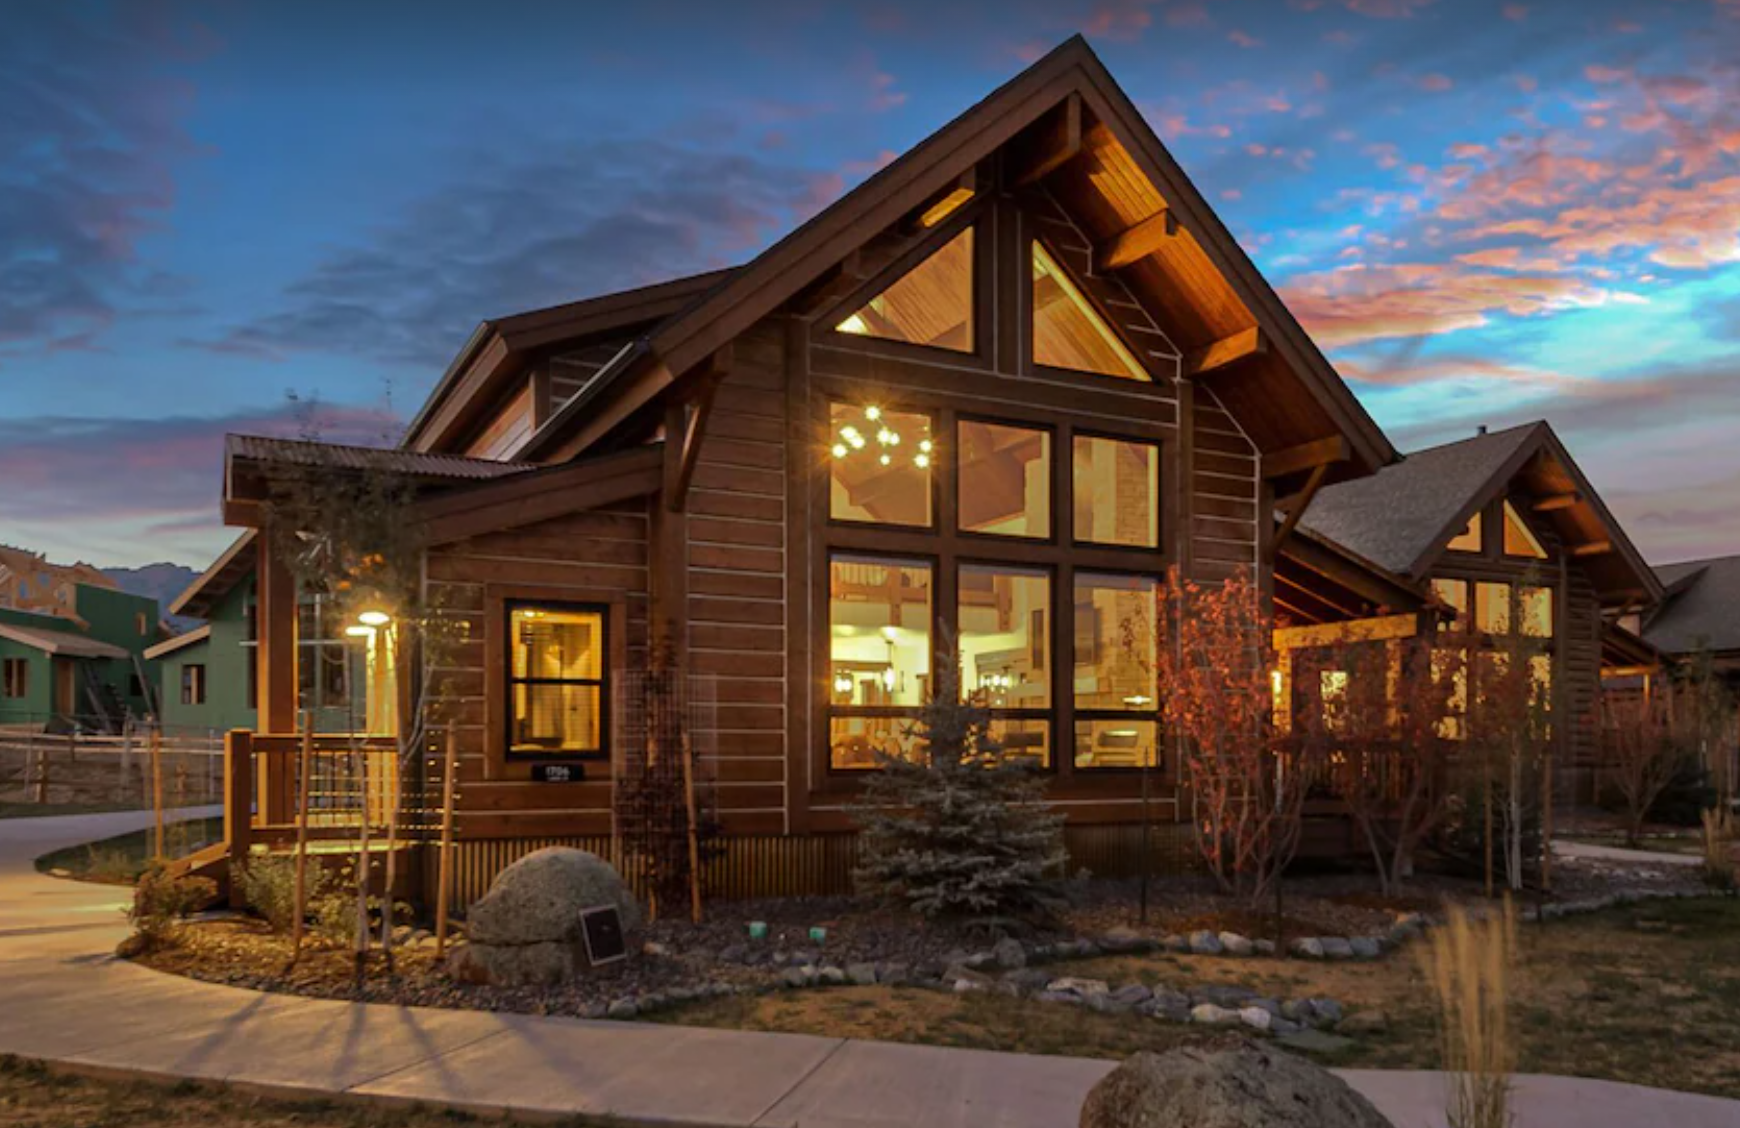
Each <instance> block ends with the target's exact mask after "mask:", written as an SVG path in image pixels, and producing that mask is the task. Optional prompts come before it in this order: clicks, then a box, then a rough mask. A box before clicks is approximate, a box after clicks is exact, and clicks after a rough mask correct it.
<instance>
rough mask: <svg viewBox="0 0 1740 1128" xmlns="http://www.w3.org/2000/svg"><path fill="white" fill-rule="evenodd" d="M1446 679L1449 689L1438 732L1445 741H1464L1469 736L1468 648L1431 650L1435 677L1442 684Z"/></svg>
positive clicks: (1433, 676) (1433, 677) (1433, 675)
mask: <svg viewBox="0 0 1740 1128" xmlns="http://www.w3.org/2000/svg"><path fill="white" fill-rule="evenodd" d="M1446 678H1448V679H1449V680H1450V688H1449V690H1448V691H1447V692H1446V694H1445V701H1444V710H1445V715H1444V717H1443V719H1441V720H1440V721H1439V722H1438V735H1439V736H1440V737H1442V738H1443V739H1445V740H1462V739H1464V738H1466V737H1467V735H1468V651H1466V650H1434V651H1433V652H1432V679H1433V680H1434V681H1436V682H1439V683H1442V682H1443V681H1444V680H1445V679H1446Z"/></svg>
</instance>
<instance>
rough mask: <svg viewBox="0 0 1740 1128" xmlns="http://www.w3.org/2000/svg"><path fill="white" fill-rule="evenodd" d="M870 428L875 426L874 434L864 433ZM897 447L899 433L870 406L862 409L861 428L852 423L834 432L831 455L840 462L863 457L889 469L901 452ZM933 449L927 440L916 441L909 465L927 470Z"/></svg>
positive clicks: (880, 412)
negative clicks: (915, 447)
mask: <svg viewBox="0 0 1740 1128" xmlns="http://www.w3.org/2000/svg"><path fill="white" fill-rule="evenodd" d="M871 425H875V428H876V430H875V432H874V433H873V434H869V435H866V434H865V432H866V431H868V430H869V429H870V427H871ZM900 444H901V435H900V432H899V431H896V430H895V429H894V428H893V427H892V426H890V425H889V423H888V421H887V420H886V419H884V417H883V413H882V409H881V408H880V407H877V406H876V405H875V404H871V405H870V406H868V407H866V408H865V409H864V426H863V427H862V428H860V427H859V426H858V425H857V424H855V423H846V424H843V425H842V426H841V427H840V428H839V430H838V431H836V432H835V433H834V437H833V446H832V448H831V453H832V454H833V456H834V458H835V459H839V460H843V459H848V458H851V459H857V458H859V457H863V458H870V459H874V460H875V461H876V463H877V464H878V465H880V466H892V465H894V458H895V455H897V454H898V453H900V451H899V447H900ZM934 450H935V448H934V447H933V445H932V443H931V441H930V439H929V438H921V439H919V440H918V443H917V450H916V451H915V452H914V453H913V455H912V465H914V466H916V467H917V468H918V469H920V470H928V469H929V468H930V461H931V457H932V455H933V454H934Z"/></svg>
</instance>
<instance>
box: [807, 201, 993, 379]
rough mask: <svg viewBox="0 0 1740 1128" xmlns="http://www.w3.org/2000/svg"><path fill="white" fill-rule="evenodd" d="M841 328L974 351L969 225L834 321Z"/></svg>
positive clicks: (970, 234)
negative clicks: (885, 286) (840, 319)
mask: <svg viewBox="0 0 1740 1128" xmlns="http://www.w3.org/2000/svg"><path fill="white" fill-rule="evenodd" d="M834 328H835V329H836V330H838V331H839V332H841V333H851V334H853V335H855V336H860V337H877V338H880V339H882V340H885V341H904V342H906V343H907V344H912V345H927V346H929V347H931V348H938V349H949V350H951V351H953V352H964V353H970V352H972V351H973V229H972V228H971V227H968V228H965V229H964V230H962V231H961V233H960V234H959V235H956V236H955V237H954V238H953V239H950V240H949V241H948V242H947V243H944V244H943V245H942V246H941V247H939V248H937V249H936V250H935V251H934V252H932V253H931V255H930V256H929V257H928V258H926V259H925V260H924V261H923V262H920V263H919V264H918V265H917V266H915V267H913V268H912V269H911V270H909V271H907V272H906V273H905V274H903V275H901V276H900V277H899V278H898V279H896V280H895V282H894V283H893V284H892V285H890V286H889V287H888V288H887V289H886V290H883V291H882V292H881V293H880V294H877V295H876V296H875V297H874V298H871V299H870V301H869V302H868V303H866V304H865V305H863V306H862V307H860V308H859V309H858V310H857V311H856V312H854V313H853V314H851V315H850V316H849V317H847V318H846V319H845V320H844V321H842V322H840V323H839V324H838V325H836V326H834Z"/></svg>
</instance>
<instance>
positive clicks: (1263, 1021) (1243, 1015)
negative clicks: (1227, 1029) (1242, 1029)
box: [1239, 1007, 1275, 1031]
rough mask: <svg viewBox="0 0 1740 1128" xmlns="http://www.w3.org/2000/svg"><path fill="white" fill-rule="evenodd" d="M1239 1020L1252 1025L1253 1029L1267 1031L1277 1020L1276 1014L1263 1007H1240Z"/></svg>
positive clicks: (1249, 1025)
mask: <svg viewBox="0 0 1740 1128" xmlns="http://www.w3.org/2000/svg"><path fill="white" fill-rule="evenodd" d="M1239 1021H1240V1022H1242V1023H1244V1024H1245V1025H1246V1026H1248V1027H1250V1028H1251V1029H1252V1030H1265V1031H1266V1030H1268V1029H1269V1026H1270V1024H1271V1023H1273V1022H1274V1021H1275V1016H1274V1015H1272V1014H1270V1013H1269V1012H1268V1011H1266V1010H1264V1009H1263V1008H1262V1007H1240V1008H1239Z"/></svg>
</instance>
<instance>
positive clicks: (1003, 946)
mask: <svg viewBox="0 0 1740 1128" xmlns="http://www.w3.org/2000/svg"><path fill="white" fill-rule="evenodd" d="M991 961H992V963H994V964H995V965H996V966H998V967H1000V968H1002V969H1003V970H1004V971H1014V970H1015V969H1017V968H1022V967H1026V966H1027V949H1026V948H1023V947H1022V946H1021V941H1019V940H1017V939H1015V938H1014V937H1013V936H1005V937H1003V939H1001V940H999V941H997V945H996V947H994V948H992V949H991Z"/></svg>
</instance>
